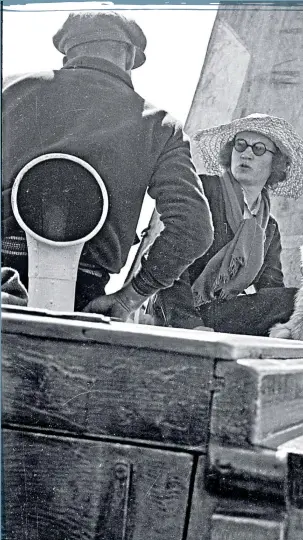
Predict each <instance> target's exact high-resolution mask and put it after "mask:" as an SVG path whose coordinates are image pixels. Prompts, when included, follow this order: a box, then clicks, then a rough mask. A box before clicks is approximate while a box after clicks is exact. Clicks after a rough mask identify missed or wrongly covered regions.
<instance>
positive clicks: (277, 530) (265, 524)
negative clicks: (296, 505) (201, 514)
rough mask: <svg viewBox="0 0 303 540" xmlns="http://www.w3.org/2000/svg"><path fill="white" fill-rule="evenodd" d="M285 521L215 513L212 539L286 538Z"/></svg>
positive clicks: (277, 539) (260, 539) (270, 539)
mask: <svg viewBox="0 0 303 540" xmlns="http://www.w3.org/2000/svg"><path fill="white" fill-rule="evenodd" d="M284 538H285V524H284V522H283V521H277V520H269V519H262V518H259V517H257V516H256V517H254V518H253V517H247V516H237V515H234V516H227V515H224V514H220V513H215V514H214V516H213V518H212V524H211V536H210V540H223V539H224V540H284Z"/></svg>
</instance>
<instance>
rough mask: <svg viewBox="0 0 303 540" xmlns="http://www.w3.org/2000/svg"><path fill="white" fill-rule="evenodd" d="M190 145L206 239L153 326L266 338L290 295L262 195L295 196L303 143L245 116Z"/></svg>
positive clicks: (268, 122)
mask: <svg viewBox="0 0 303 540" xmlns="http://www.w3.org/2000/svg"><path fill="white" fill-rule="evenodd" d="M194 142H195V144H197V145H198V149H199V151H200V154H201V157H202V159H203V162H204V165H205V168H206V170H207V172H208V173H209V174H208V175H201V176H200V178H201V180H202V183H203V187H204V191H205V194H206V196H207V198H208V201H209V205H210V209H211V212H212V217H213V224H214V231H215V236H214V241H213V244H212V246H211V247H210V249H209V250H208V252H207V253H206V254H205V255H203V257H201V258H200V259H197V260H196V261H195V262H194V263H193V264H192V265H191V267H190V268H189V269H188V271H187V272H186V274H184V275H183V276H182V277H181V278H180V280H178V281H177V282H175V285H174V286H173V287H171V288H170V289H167V290H166V291H161V292H160V293H159V294H158V295H157V298H156V299H155V302H154V313H155V315H156V324H164V325H170V326H177V327H186V328H195V327H198V326H201V325H203V324H204V325H206V326H207V327H211V328H213V329H214V330H215V331H220V332H231V333H240V334H251V335H263V336H264V335H268V333H269V330H270V328H271V327H272V325H273V324H275V323H277V322H286V321H287V320H288V319H289V317H290V315H291V313H292V311H293V307H294V297H295V293H296V289H295V288H285V287H284V283H283V274H282V267H281V260H280V254H281V242H280V233H279V228H278V224H277V222H276V220H275V219H274V218H273V216H271V214H270V200H269V196H268V190H269V189H270V190H272V192H273V193H275V194H277V195H284V196H287V197H293V198H296V197H298V196H299V195H300V194H301V193H303V141H302V139H301V138H300V137H299V136H298V135H297V134H296V133H295V131H294V129H293V127H292V126H291V125H290V124H289V123H288V122H286V121H285V120H284V119H282V118H277V117H273V116H269V115H264V114H252V115H250V116H247V117H245V118H240V119H237V120H234V121H233V122H230V123H229V124H224V125H220V126H217V127H214V128H210V129H204V130H201V131H199V132H198V133H197V134H196V136H195V137H194ZM197 219H199V216H197ZM251 292H253V293H254V294H249V293H251ZM197 317H198V318H197Z"/></svg>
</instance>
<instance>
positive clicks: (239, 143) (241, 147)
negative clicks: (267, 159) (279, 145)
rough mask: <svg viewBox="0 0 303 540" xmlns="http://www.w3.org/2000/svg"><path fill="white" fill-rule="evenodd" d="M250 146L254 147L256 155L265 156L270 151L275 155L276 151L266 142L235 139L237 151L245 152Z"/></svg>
mask: <svg viewBox="0 0 303 540" xmlns="http://www.w3.org/2000/svg"><path fill="white" fill-rule="evenodd" d="M248 146H249V147H250V148H251V149H252V151H253V153H254V154H255V156H263V154H265V152H270V153H271V154H273V155H275V152H273V151H272V150H269V149H268V148H266V146H265V144H264V143H262V142H256V143H254V144H248V142H247V141H246V140H245V139H235V141H234V148H235V150H236V151H237V152H240V153H242V152H244V151H245V150H246V148H247V147H248Z"/></svg>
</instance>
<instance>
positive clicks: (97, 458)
mask: <svg viewBox="0 0 303 540" xmlns="http://www.w3.org/2000/svg"><path fill="white" fill-rule="evenodd" d="M3 435H4V445H3V458H4V471H5V472H4V523H5V529H6V532H5V536H3V538H5V539H6V540H20V539H21V538H29V539H30V540H49V539H51V540H64V539H66V540H67V539H68V540H84V539H85V540H126V539H127V538H132V540H142V538H144V539H145V540H181V539H182V534H183V526H184V520H185V512H186V505H187V498H188V487H189V479H190V475H191V468H192V458H191V456H189V455H186V454H182V453H178V454H177V453H174V452H167V451H160V450H150V449H142V448H139V447H136V448H134V447H129V446H123V445H116V444H110V443H100V442H92V441H86V440H77V439H73V438H67V437H66V438H64V437H62V438H60V437H52V436H45V435H38V434H33V433H30V432H27V433H26V432H22V431H17V430H16V431H15V430H4V432H3Z"/></svg>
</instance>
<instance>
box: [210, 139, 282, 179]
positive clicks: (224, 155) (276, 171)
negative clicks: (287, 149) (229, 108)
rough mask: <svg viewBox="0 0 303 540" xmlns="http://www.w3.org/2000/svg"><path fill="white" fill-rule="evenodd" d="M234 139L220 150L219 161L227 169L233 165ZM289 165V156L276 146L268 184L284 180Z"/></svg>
mask: <svg viewBox="0 0 303 540" xmlns="http://www.w3.org/2000/svg"><path fill="white" fill-rule="evenodd" d="M234 140H235V139H233V140H232V141H228V142H227V143H226V144H225V145H224V146H222V148H221V150H220V152H219V163H220V165H222V167H224V169H227V168H229V167H230V166H231V154H232V151H233V148H234ZM288 165H289V158H288V157H287V156H285V154H282V152H281V150H279V148H277V146H276V152H275V154H274V155H273V157H272V171H271V174H270V176H269V178H268V180H267V182H266V184H265V185H266V186H267V187H268V186H274V185H275V184H278V182H284V180H285V179H286V169H287V166H288Z"/></svg>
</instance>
